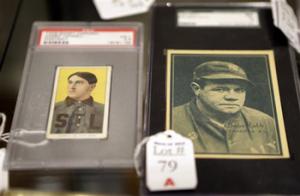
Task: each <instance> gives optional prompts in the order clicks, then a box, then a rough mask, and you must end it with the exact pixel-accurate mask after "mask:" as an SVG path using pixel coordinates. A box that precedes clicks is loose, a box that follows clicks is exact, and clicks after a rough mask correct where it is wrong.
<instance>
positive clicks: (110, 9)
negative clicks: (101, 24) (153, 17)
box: [94, 0, 155, 19]
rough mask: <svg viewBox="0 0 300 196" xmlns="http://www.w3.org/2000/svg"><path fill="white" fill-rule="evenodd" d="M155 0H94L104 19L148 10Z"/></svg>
mask: <svg viewBox="0 0 300 196" xmlns="http://www.w3.org/2000/svg"><path fill="white" fill-rule="evenodd" d="M154 1H155V0H94V4H95V6H96V8H97V10H98V12H99V14H100V16H101V18H102V19H113V18H119V17H125V16H130V15H134V14H141V13H144V12H147V11H148V10H149V9H150V7H151V5H152V4H153V2H154Z"/></svg>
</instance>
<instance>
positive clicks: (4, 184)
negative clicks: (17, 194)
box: [0, 148, 8, 192]
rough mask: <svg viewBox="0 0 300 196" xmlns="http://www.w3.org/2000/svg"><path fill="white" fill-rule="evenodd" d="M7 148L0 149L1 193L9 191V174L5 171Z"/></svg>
mask: <svg viewBox="0 0 300 196" xmlns="http://www.w3.org/2000/svg"><path fill="white" fill-rule="evenodd" d="M5 152H6V150H5V148H1V149H0V192H1V191H4V190H6V189H8V172H7V171H5V170H4V167H3V166H4V158H5Z"/></svg>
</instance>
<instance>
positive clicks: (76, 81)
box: [51, 72, 104, 134]
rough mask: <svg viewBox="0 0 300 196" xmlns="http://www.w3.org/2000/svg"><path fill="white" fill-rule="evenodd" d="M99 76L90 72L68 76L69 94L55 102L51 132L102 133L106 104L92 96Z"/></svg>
mask: <svg viewBox="0 0 300 196" xmlns="http://www.w3.org/2000/svg"><path fill="white" fill-rule="evenodd" d="M96 83H97V78H96V76H95V75H94V74H92V73H90V72H76V73H73V74H71V75H70V76H69V77H68V96H67V97H66V99H65V100H64V101H62V102H59V103H56V104H55V109H54V115H53V123H52V129H51V130H52V131H51V133H76V134H77V133H101V132H102V123H103V111H104V105H103V104H101V103H97V102H95V101H94V100H93V97H92V96H91V93H92V91H93V90H94V89H95V87H96Z"/></svg>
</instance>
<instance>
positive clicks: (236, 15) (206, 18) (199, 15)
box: [177, 10, 259, 27]
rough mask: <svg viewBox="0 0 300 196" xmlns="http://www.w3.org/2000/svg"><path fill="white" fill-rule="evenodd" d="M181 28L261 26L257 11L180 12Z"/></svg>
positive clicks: (178, 23) (178, 14)
mask: <svg viewBox="0 0 300 196" xmlns="http://www.w3.org/2000/svg"><path fill="white" fill-rule="evenodd" d="M177 25H178V26H179V27H228V26H229V27H257V26H259V18H258V13H257V12H256V11H250V10H247V11H234V12H232V11H230V12H229V11H205V12H204V11H201V12H197V11H188V10H186V11H179V12H178V13H177Z"/></svg>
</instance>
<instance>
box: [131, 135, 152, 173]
mask: <svg viewBox="0 0 300 196" xmlns="http://www.w3.org/2000/svg"><path fill="white" fill-rule="evenodd" d="M149 139H150V136H149V137H145V138H144V139H143V140H142V141H141V142H140V143H138V145H137V146H136V147H135V150H134V155H133V156H134V158H133V160H134V167H135V171H136V173H137V175H138V177H141V176H142V167H141V165H142V164H141V161H140V155H141V151H142V148H143V146H144V145H145V144H146V143H147V142H148V140H149Z"/></svg>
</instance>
